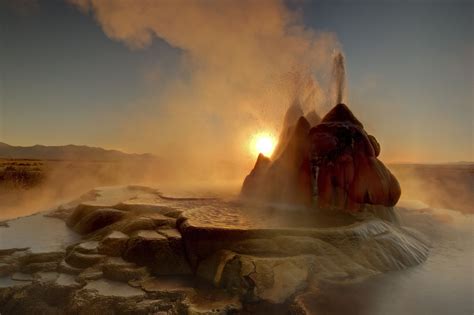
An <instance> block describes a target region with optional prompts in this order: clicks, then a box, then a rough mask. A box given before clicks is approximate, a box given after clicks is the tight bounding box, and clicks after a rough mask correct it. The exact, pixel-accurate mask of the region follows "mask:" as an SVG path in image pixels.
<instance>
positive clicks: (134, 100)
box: [0, 0, 474, 163]
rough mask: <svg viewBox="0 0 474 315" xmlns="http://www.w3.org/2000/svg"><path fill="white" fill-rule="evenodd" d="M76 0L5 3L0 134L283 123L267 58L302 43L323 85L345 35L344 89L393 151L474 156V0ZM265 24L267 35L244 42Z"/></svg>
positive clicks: (70, 138) (121, 140)
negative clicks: (116, 1)
mask: <svg viewBox="0 0 474 315" xmlns="http://www.w3.org/2000/svg"><path fill="white" fill-rule="evenodd" d="M73 2H74V3H71V2H67V1H59V0H49V1H46V0H39V1H33V0H21V1H16V2H13V1H10V2H8V1H7V2H3V4H0V27H1V29H0V75H1V77H0V80H1V82H0V142H6V143H9V144H12V145H23V146H26V145H34V144H44V145H63V144H84V145H91V146H101V147H105V148H113V149H120V150H124V151H126V152H136V153H144V152H151V153H155V154H157V155H162V154H164V153H163V152H164V151H170V150H173V151H176V152H183V154H184V152H187V151H186V150H185V148H183V147H186V148H190V149H189V150H190V152H193V154H194V153H195V152H196V151H199V150H200V148H207V147H211V146H213V144H216V143H219V145H218V146H217V145H214V146H215V147H219V150H221V151H225V149H224V148H225V144H226V143H230V142H232V143H233V142H234V140H235V142H239V143H241V142H245V141H246V138H248V136H249V134H251V132H250V131H248V132H245V133H237V132H236V131H235V129H236V128H239V126H240V125H241V126H242V129H245V128H247V129H248V128H249V126H250V125H251V124H252V123H253V122H254V124H255V130H260V129H262V128H263V129H265V128H267V127H268V129H269V130H275V132H276V133H277V132H278V130H277V127H275V126H278V125H279V123H280V121H278V119H279V117H280V118H281V120H282V119H283V114H284V111H285V109H286V108H285V106H286V105H284V104H283V103H284V102H282V105H280V104H279V102H275V104H277V103H278V107H277V105H273V106H270V107H269V106H267V105H265V102H269V100H273V99H275V98H278V97H279V96H278V95H280V94H279V93H280V91H281V89H284V88H282V87H281V82H280V81H279V82H280V85H278V84H277V85H272V87H268V86H269V84H267V83H268V82H269V81H270V80H269V79H268V77H270V76H271V75H275V73H276V71H273V70H272V71H270V70H267V69H268V68H271V69H277V70H280V69H282V72H284V71H285V70H284V69H285V67H286V66H287V65H288V64H290V62H287V60H288V59H292V58H291V56H289V55H292V54H293V55H295V56H298V59H300V60H302V63H303V61H304V62H306V60H307V63H308V67H307V69H309V72H311V73H313V72H314V73H315V77H317V78H318V82H319V83H318V84H317V86H318V88H317V89H318V91H324V90H325V88H324V82H325V81H327V64H329V63H330V58H328V57H327V56H328V54H329V51H332V50H333V49H334V48H335V47H336V48H337V49H339V50H341V51H342V52H343V53H344V56H345V58H346V70H347V84H348V91H347V97H346V98H345V102H346V103H347V104H348V105H349V107H350V108H351V109H352V110H353V112H354V113H355V114H356V116H357V117H358V118H359V120H361V121H362V122H363V123H364V125H365V128H366V130H367V131H368V132H369V133H371V134H373V135H375V136H376V138H377V139H378V141H379V142H380V143H381V147H382V154H381V159H382V160H383V161H386V162H427V163H437V162H454V161H473V160H474V153H473V150H474V149H473V142H474V141H473V134H474V127H473V119H474V116H473V108H474V97H473V87H474V78H473V73H474V65H473V60H474V36H473V29H474V28H473V15H474V13H473V12H474V4H473V3H474V2H472V1H428V0H426V1H423V0H419V1H414V0H412V1H410V0H405V1H404V0H399V1H368V0H367V1H349V0H347V1H289V2H284V3H280V2H279V1H273V0H268V1H266V0H265V1H253V2H252V1H250V2H248V1H242V2H240V3H242V5H240V4H237V3H238V2H237V1H233V2H231V1H223V2H219V4H218V3H217V1H207V2H206V1H205V2H204V3H206V5H205V7H204V8H202V7H203V6H204V5H202V3H203V2H201V4H199V5H195V6H193V5H188V4H189V3H188V2H185V1H177V2H175V3H178V4H179V5H178V6H177V7H174V8H168V7H167V6H164V8H163V7H159V6H158V5H156V7H151V8H146V9H145V10H144V9H143V7H145V3H146V1H138V2H135V3H140V5H139V6H143V7H142V8H140V10H138V8H137V11H136V12H135V11H134V10H130V8H127V10H125V9H124V10H122V11H120V10H121V9H120V8H119V9H116V8H114V5H113V4H112V5H110V2H108V1H102V3H100V2H99V4H97V3H96V4H94V1H93V0H92V1H91V2H89V1H88V0H77V1H73ZM106 2H108V3H109V5H106V4H105V3H106ZM167 2H169V1H168V0H162V1H157V3H161V4H163V3H167ZM124 3H126V5H133V4H131V2H124ZM245 5H248V6H249V7H248V8H246V7H245ZM170 6H171V5H170ZM179 6H181V7H179ZM168 9H169V10H168ZM194 12H199V14H194ZM203 12H204V13H203ZM250 12H252V13H250ZM253 12H257V13H253ZM259 12H260V13H261V16H260V15H259V14H260V13H259ZM134 14H136V15H134ZM206 14H209V16H210V18H207V15H206ZM141 15H143V19H141V18H140V17H141ZM180 15H182V16H180ZM200 15H202V16H203V17H204V18H202V19H200V18H199V17H200ZM196 16H197V17H196ZM222 16H227V18H222V19H221V17H222ZM289 16H291V17H289ZM194 17H196V21H194V20H192V21H189V20H190V19H193V18H194ZM262 17H263V18H262ZM275 17H276V18H275ZM207 21H209V25H208V26H207V25H206V23H207ZM282 21H283V22H282ZM287 21H291V23H290V22H288V23H290V24H292V25H293V24H297V26H298V29H297V30H296V31H295V32H296V33H297V34H296V35H295V36H294V38H293V37H292V38H291V39H288V36H287V35H286V34H280V33H281V30H282V29H283V30H285V32H286V31H287V30H288V29H290V26H288V25H287V24H285V23H287ZM214 22H215V23H214ZM193 23H195V24H193ZM223 23H224V24H223ZM168 24H169V25H171V26H168ZM188 24H189V25H188ZM292 32H293V31H292ZM184 33H186V34H184ZM188 33H189V34H188ZM255 33H257V34H258V36H259V41H258V42H255V41H253V40H252V41H247V37H248V36H253V34H255ZM273 33H275V34H277V35H278V36H277V35H275V34H273ZM313 33H317V34H323V35H321V36H320V35H315V34H313ZM185 35H186V36H185ZM234 38H235V39H234ZM285 43H295V44H294V45H295V47H296V48H295V49H294V50H292V49H290V48H288V47H287V46H289V45H288V44H285ZM308 43H310V44H308ZM306 44H308V45H306ZM260 45H261V46H260ZM290 45H291V44H290ZM311 45H313V46H311ZM306 46H308V47H310V48H307V47H306ZM255 47H257V48H255ZM301 47H305V48H301ZM297 48H298V49H297ZM299 48H301V49H299ZM303 50H304V52H303ZM311 50H314V51H315V52H316V53H315V55H317V56H318V57H315V56H313V55H312V56H311V57H308V56H307V55H308V51H311ZM299 54H301V56H303V57H301V58H300V55H299ZM246 61H248V64H246ZM274 65H275V67H273V66H274ZM259 66H262V68H264V70H262V71H259V69H258V68H259ZM305 69H306V68H305ZM325 69H326V70H325ZM240 72H242V73H240ZM270 74H271V75H270ZM249 78H251V79H249ZM253 79H255V81H253ZM277 81H278V80H277ZM263 82H264V83H265V84H264V83H263ZM282 82H283V84H284V83H285V82H286V81H284V80H283V81H282ZM246 84H247V85H249V86H246ZM250 85H251V86H250ZM275 91H276V92H275ZM240 94H242V95H244V96H245V97H244V96H241V95H240ZM260 94H261V95H265V97H262V99H264V100H262V101H261V104H262V105H260V104H259V102H258V101H256V100H257V99H259V100H260V97H259V95H260ZM268 94H272V95H271V96H268ZM280 98H281V97H280ZM249 99H250V101H249ZM170 100H171V101H170ZM175 100H176V103H174V102H175ZM222 100H226V101H225V102H224V101H222ZM233 100H235V103H236V104H238V105H235V106H234V105H233ZM194 101H195V102H196V104H197V105H196V106H194V105H193V104H192V103H193V102H194ZM246 102H250V103H252V104H251V105H248V106H247V105H245V104H244V103H246ZM316 103H318V101H316ZM183 104H185V105H183ZM207 104H209V105H207ZM241 104H243V105H241ZM259 106H261V107H259ZM309 106H311V104H310V105H309ZM176 108H178V109H176ZM249 108H251V109H249ZM171 109H172V110H171ZM317 109H318V110H319V114H320V115H323V114H324V112H322V111H323V109H324V106H318V107H317ZM177 117H178V118H177ZM189 117H191V118H189ZM203 117H205V118H203ZM232 117H238V118H236V120H238V121H237V122H234V121H232V122H231V123H228V122H229V120H230V119H232ZM249 117H250V118H249ZM265 117H269V118H268V120H269V121H270V120H272V122H271V123H270V122H266V121H265ZM267 125H268V126H267ZM190 126H191V127H190ZM244 126H245V128H244ZM247 129H245V130H247ZM219 130H222V133H220V132H219ZM249 130H250V129H249ZM201 133H202V136H199V137H198V136H197V135H196V134H201ZM231 138H232V139H231ZM175 142H177V143H175ZM196 142H199V143H200V147H196V146H195V143H196ZM232 145H234V144H232ZM229 146H230V145H229ZM234 146H235V145H234ZM230 152H232V153H234V152H237V153H235V154H234V155H237V154H238V150H237V149H236V150H234V151H233V150H230ZM196 154H197V153H196Z"/></svg>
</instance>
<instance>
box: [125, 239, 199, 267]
mask: <svg viewBox="0 0 474 315" xmlns="http://www.w3.org/2000/svg"><path fill="white" fill-rule="evenodd" d="M124 258H125V259H126V260H129V261H133V262H135V263H137V264H139V265H146V266H148V267H150V268H151V270H152V272H153V273H154V274H156V275H172V274H190V273H191V270H190V267H189V264H188V262H187V259H186V254H185V252H184V247H183V244H182V241H181V239H180V238H179V239H178V238H167V237H165V236H164V235H161V234H158V233H157V232H156V231H148V230H144V231H137V232H136V233H134V234H133V235H132V236H131V237H130V239H129V241H128V242H127V248H126V250H125V252H124Z"/></svg>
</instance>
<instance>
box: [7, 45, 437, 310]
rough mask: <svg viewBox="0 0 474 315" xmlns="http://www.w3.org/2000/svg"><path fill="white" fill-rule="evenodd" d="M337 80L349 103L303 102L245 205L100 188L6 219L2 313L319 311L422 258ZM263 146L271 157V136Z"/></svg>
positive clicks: (338, 71) (258, 167) (420, 243)
mask: <svg viewBox="0 0 474 315" xmlns="http://www.w3.org/2000/svg"><path fill="white" fill-rule="evenodd" d="M332 73H333V76H334V78H333V79H334V82H333V85H332V86H334V87H335V90H334V91H333V92H334V93H333V94H334V95H333V96H334V100H336V101H337V102H338V103H337V104H338V105H336V106H335V107H334V108H332V109H331V110H330V111H329V112H328V113H327V114H326V115H325V116H324V117H323V118H322V119H321V118H320V116H319V115H318V114H317V113H316V111H310V112H309V113H307V114H306V115H305V114H304V112H303V110H302V106H301V105H300V103H299V102H298V101H297V100H296V101H295V102H294V103H293V104H292V105H291V106H290V107H289V109H288V111H287V113H286V115H285V117H284V122H283V129H282V131H281V134H280V137H279V139H278V144H277V146H276V148H275V150H274V153H273V155H272V157H271V158H270V157H266V156H264V155H263V154H260V155H259V156H258V158H257V162H256V164H255V167H254V168H253V170H252V171H251V173H250V174H249V175H248V176H247V177H246V178H245V181H244V183H243V187H242V190H241V196H242V197H244V198H234V199H230V200H228V199H221V198H200V197H197V196H192V197H191V196H188V197H181V198H179V197H176V196H173V197H171V196H168V195H166V194H164V193H163V192H161V191H158V190H157V189H154V188H149V187H143V186H123V187H102V188H97V189H94V190H92V191H90V192H89V193H87V194H85V195H83V196H81V197H79V198H78V199H76V200H74V201H72V202H70V203H67V204H64V205H62V206H60V207H58V208H57V209H53V210H51V211H48V212H43V213H38V214H35V215H33V216H30V217H24V218H19V219H16V220H11V221H8V222H0V313H2V314H4V313H5V314H32V313H35V312H38V311H40V312H45V311H48V313H50V312H51V313H53V312H54V313H58V314H63V313H67V314H69V313H71V314H96V313H97V314H99V313H104V314H157V313H161V311H163V312H166V314H173V315H178V314H211V313H212V314H271V313H274V312H273V311H274V310H276V309H277V308H278V309H281V310H282V313H283V312H284V313H285V314H287V313H288V314H307V315H310V314H313V312H311V311H310V310H309V311H308V307H311V305H313V304H314V301H317V300H318V299H320V296H321V293H322V292H323V291H324V290H325V289H324V288H325V286H326V285H327V284H331V285H334V286H340V287H341V288H344V286H345V285H346V284H350V283H356V282H360V281H364V280H365V279H369V278H375V277H376V276H377V275H382V274H383V273H386V272H387V271H395V270H402V269H405V268H409V267H412V266H415V265H418V264H421V263H422V262H424V261H425V260H426V259H427V258H428V255H429V242H428V241H427V240H426V238H425V236H424V235H423V234H421V233H419V232H418V231H416V230H414V229H413V228H411V227H409V226H403V225H402V224H400V223H399V221H398V220H397V216H396V215H395V213H397V214H398V215H400V217H401V220H400V222H403V221H404V220H406V219H407V218H408V219H410V218H412V217H413V216H415V217H416V214H414V213H412V212H410V211H403V210H402V209H394V205H395V204H396V203H397V201H398V199H399V197H400V194H401V191H400V186H399V184H398V181H397V180H396V179H395V177H394V176H393V175H392V174H391V173H390V171H389V170H388V169H387V168H386V167H385V166H384V164H383V163H382V162H381V161H380V160H378V158H377V157H378V155H379V153H380V146H379V144H378V142H377V140H376V139H375V137H373V136H371V135H369V134H367V132H366V131H365V130H364V127H363V125H362V123H361V122H360V121H359V120H357V118H356V117H355V116H354V114H353V113H352V112H351V111H350V110H349V108H348V107H347V106H346V105H344V104H342V101H343V100H344V86H345V71H344V59H343V57H342V55H340V54H339V55H337V56H336V58H335V60H334V71H333V72H332ZM257 140H258V142H256V143H257V144H258V145H257V147H258V150H260V151H262V152H267V153H268V152H271V150H272V149H273V143H272V141H273V138H270V137H266V136H265V134H260V135H259V137H257ZM249 199H250V200H257V201H258V202H257V203H252V202H247V201H246V200H249ZM262 201H263V202H262ZM326 209H338V210H339V211H325V210H326ZM320 210H323V211H320ZM366 210H367V211H366ZM359 212H363V214H362V215H359ZM60 220H62V221H64V222H62V221H60ZM39 224H41V226H42V227H44V228H42V229H35V228H32V227H36V226H39ZM22 231H28V232H27V233H29V234H28V235H29V237H24V236H22V235H21V233H26V232H22ZM313 300H314V301H313ZM52 301H54V302H52ZM318 313H319V312H318Z"/></svg>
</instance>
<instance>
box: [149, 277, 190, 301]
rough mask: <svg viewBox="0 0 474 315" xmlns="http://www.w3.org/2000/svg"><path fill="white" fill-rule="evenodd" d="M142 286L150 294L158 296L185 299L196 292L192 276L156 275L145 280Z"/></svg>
mask: <svg viewBox="0 0 474 315" xmlns="http://www.w3.org/2000/svg"><path fill="white" fill-rule="evenodd" d="M140 286H141V288H142V289H143V290H144V291H145V292H147V293H148V295H150V294H151V295H154V296H158V297H168V298H172V299H184V298H185V297H186V296H192V295H195V294H196V290H195V289H194V283H193V281H192V280H191V279H190V278H183V277H172V278H171V277H156V278H150V279H145V280H143V281H142V282H141V284H140Z"/></svg>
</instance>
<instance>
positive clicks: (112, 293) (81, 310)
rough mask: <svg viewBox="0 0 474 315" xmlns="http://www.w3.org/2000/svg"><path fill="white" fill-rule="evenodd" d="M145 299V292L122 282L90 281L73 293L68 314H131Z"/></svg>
mask: <svg viewBox="0 0 474 315" xmlns="http://www.w3.org/2000/svg"><path fill="white" fill-rule="evenodd" d="M144 299H145V292H143V291H142V290H140V289H136V288H132V287H130V286H128V285H127V284H123V283H121V282H115V281H110V280H104V279H99V280H94V281H90V282H89V283H87V285H86V286H85V287H83V288H82V289H80V290H78V291H75V292H74V293H73V295H72V298H71V302H70V303H69V307H68V313H70V314H111V315H112V314H123V312H124V311H128V312H130V311H131V310H132V309H133V307H134V306H135V305H136V304H137V303H139V302H141V301H143V300H144ZM132 314H133V313H132ZM135 314H136V313H135Z"/></svg>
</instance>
